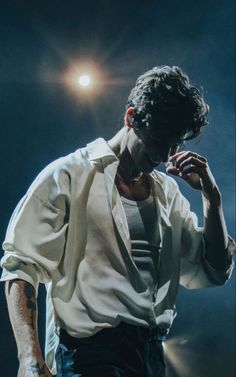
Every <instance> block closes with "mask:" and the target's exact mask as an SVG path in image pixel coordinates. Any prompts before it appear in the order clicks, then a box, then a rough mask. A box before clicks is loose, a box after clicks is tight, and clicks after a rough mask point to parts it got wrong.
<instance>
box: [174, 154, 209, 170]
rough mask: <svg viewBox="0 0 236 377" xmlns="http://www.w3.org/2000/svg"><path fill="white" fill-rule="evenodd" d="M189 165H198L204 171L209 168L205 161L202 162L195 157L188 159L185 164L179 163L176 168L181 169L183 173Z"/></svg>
mask: <svg viewBox="0 0 236 377" xmlns="http://www.w3.org/2000/svg"><path fill="white" fill-rule="evenodd" d="M188 165H196V166H199V167H201V168H203V169H206V168H207V164H206V162H205V161H203V160H200V159H198V158H196V157H193V156H190V157H188V158H186V159H185V160H184V161H183V162H181V163H179V166H176V167H177V168H179V170H180V171H181V170H182V169H183V168H185V167H186V166H188Z"/></svg>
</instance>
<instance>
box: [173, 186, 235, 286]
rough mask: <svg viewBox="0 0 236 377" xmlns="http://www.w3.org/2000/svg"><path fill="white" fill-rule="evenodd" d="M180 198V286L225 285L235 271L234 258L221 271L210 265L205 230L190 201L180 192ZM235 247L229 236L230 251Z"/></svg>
mask: <svg viewBox="0 0 236 377" xmlns="http://www.w3.org/2000/svg"><path fill="white" fill-rule="evenodd" d="M178 196H179V211H180V214H181V219H182V230H181V231H182V237H181V264H180V268H181V269H180V284H181V285H183V286H184V287H186V288H189V289H195V288H203V287H211V286H215V285H222V284H224V283H225V282H226V281H227V280H228V279H229V277H230V275H231V273H232V270H233V261H232V258H231V260H230V261H229V265H228V267H227V268H226V269H222V270H221V271H220V270H216V269H214V268H213V267H212V266H211V265H210V263H209V262H208V261H207V259H206V244H205V239H204V229H203V228H202V227H199V226H198V219H197V216H196V215H195V213H194V212H192V211H191V210H190V204H189V202H188V200H187V199H186V198H185V197H184V196H183V195H182V194H181V193H180V192H179V193H178ZM233 245H235V243H234V241H233V240H232V238H231V237H230V236H229V243H228V248H229V251H230V250H232V248H233V247H234V246H233ZM226 252H227V251H226ZM229 254H230V253H229Z"/></svg>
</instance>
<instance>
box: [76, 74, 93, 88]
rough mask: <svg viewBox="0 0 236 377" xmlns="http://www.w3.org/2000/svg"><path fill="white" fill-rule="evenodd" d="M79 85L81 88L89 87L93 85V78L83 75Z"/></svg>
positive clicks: (79, 79)
mask: <svg viewBox="0 0 236 377" xmlns="http://www.w3.org/2000/svg"><path fill="white" fill-rule="evenodd" d="M78 83H79V85H81V86H89V85H90V84H91V78H90V77H89V76H88V75H82V76H80V77H79V78H78Z"/></svg>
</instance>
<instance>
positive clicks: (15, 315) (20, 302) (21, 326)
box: [6, 280, 43, 368]
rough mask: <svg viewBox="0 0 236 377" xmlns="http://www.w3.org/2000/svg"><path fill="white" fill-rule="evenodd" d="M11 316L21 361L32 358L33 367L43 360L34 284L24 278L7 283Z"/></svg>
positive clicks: (7, 296)
mask: <svg viewBox="0 0 236 377" xmlns="http://www.w3.org/2000/svg"><path fill="white" fill-rule="evenodd" d="M6 298H7V304H8V310H9V316H10V320H11V324H12V328H13V331H14V335H15V339H16V343H17V348H18V357H19V361H21V360H22V359H24V360H30V363H31V364H32V368H34V363H35V364H36V361H38V362H39V361H41V360H43V355H42V352H41V348H40V344H39V339H38V332H37V303H36V294H35V290H34V288H33V286H32V285H31V284H29V283H27V282H25V281H23V280H13V281H9V282H7V283H6Z"/></svg>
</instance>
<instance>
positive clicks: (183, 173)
mask: <svg viewBox="0 0 236 377" xmlns="http://www.w3.org/2000/svg"><path fill="white" fill-rule="evenodd" d="M191 173H195V174H198V175H199V176H200V177H201V173H202V168H201V167H199V166H196V165H186V166H185V167H184V168H183V169H182V170H181V171H180V172H179V176H181V177H185V176H187V175H189V174H191Z"/></svg>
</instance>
